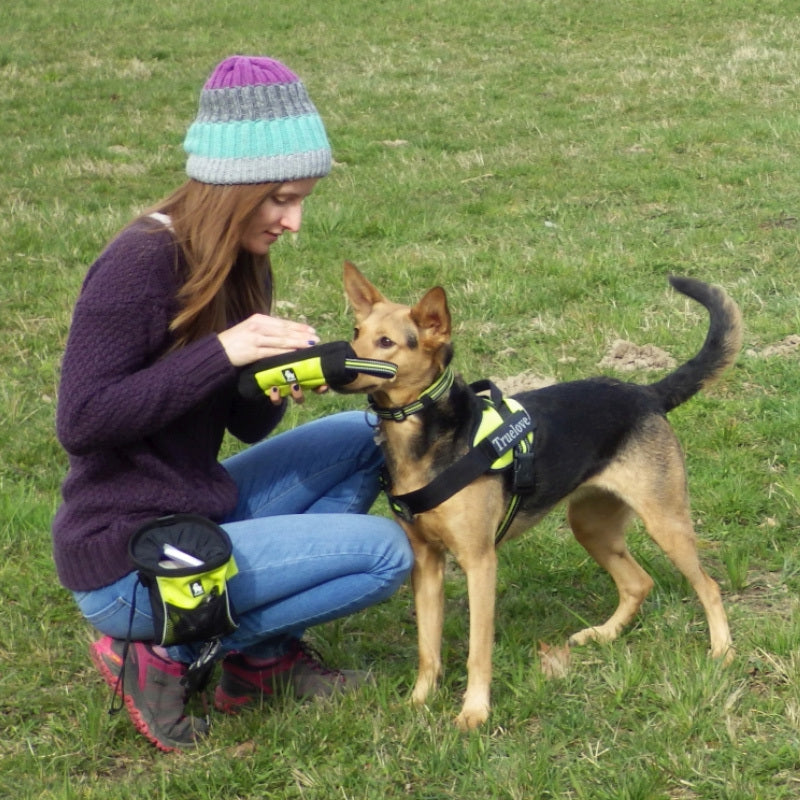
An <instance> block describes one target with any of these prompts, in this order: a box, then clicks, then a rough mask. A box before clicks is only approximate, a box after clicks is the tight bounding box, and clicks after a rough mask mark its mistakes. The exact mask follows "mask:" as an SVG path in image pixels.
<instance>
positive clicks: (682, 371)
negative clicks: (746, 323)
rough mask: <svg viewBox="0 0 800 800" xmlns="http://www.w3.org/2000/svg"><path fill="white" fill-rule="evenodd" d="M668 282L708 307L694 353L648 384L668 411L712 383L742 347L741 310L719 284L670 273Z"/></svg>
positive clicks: (733, 359) (729, 364)
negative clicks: (704, 329) (707, 322)
mask: <svg viewBox="0 0 800 800" xmlns="http://www.w3.org/2000/svg"><path fill="white" fill-rule="evenodd" d="M669 282H670V283H671V284H672V286H673V288H674V289H677V290H678V291H679V292H681V294H685V295H686V296H687V297H691V298H692V300H696V301H697V302H698V303H700V304H702V305H704V306H705V307H706V309H707V310H708V314H709V317H710V325H709V328H708V333H707V334H706V340H705V342H703V346H702V347H701V348H700V351H699V352H698V353H697V355H696V356H695V357H694V358H692V359H690V360H689V361H687V362H686V363H685V364H681V366H679V367H678V368H677V369H676V370H675V371H674V372H672V373H670V374H669V375H667V377H666V378H663V379H662V380H660V381H658V382H657V383H654V384H652V387H651V388H652V389H653V390H654V391H655V392H656V393H657V394H658V396H659V397H660V398H661V401H662V405H663V408H664V411H665V412H667V411H671V410H672V409H673V408H675V407H676V406H679V405H680V404H681V403H685V402H686V401H687V400H688V399H689V398H690V397H692V396H693V395H695V394H697V392H699V391H700V390H701V389H704V388H705V387H706V386H708V385H709V384H711V383H713V382H714V381H715V380H716V379H717V378H718V377H719V376H720V375H721V374H722V373H723V372H724V371H725V370H726V369H728V367H730V366H731V364H733V362H734V361H735V360H736V356H737V354H738V353H739V350H740V349H741V347H742V314H741V312H740V311H739V307H738V306H737V305H736V303H735V302H734V301H733V300H732V299H731V298H730V297H729V296H728V295H727V294H726V293H725V291H724V290H723V289H721V288H720V287H719V286H710V285H709V284H707V283H703V282H702V281H698V280H694V279H693V278H682V277H676V276H674V275H673V276H670V279H669Z"/></svg>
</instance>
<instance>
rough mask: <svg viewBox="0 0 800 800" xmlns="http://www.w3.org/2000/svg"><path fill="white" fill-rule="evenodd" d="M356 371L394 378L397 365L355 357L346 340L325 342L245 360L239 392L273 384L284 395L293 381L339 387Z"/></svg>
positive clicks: (254, 393)
mask: <svg viewBox="0 0 800 800" xmlns="http://www.w3.org/2000/svg"><path fill="white" fill-rule="evenodd" d="M359 373H365V374H367V375H375V376H377V377H379V378H394V376H395V375H397V365H396V364H392V363H391V362H390V361H380V360H378V359H375V358H358V356H356V354H355V351H354V350H353V348H352V347H351V346H350V343H349V342H344V341H340V342H326V343H325V344H318V345H314V347H304V348H303V349H301V350H293V351H292V352H291V353H283V354H282V355H279V356H270V357H269V358H262V359H261V360H260V361H256V362H254V363H253V364H249V365H248V366H247V367H245V368H244V369H243V370H242V371H241V372H240V373H239V393H240V394H241V395H242V396H243V397H250V398H256V397H260V396H263V395H264V394H265V393H268V392H269V391H270V389H272V387H273V386H277V387H278V390H279V391H280V393H281V397H285V396H286V395H287V394H289V392H291V389H292V386H293V385H295V384H297V385H298V386H300V387H301V388H303V389H316V388H317V387H318V386H323V385H327V386H330V387H331V389H340V388H342V387H343V386H347V384H348V383H352V382H353V381H354V380H355V379H356V378H357V377H358V375H359Z"/></svg>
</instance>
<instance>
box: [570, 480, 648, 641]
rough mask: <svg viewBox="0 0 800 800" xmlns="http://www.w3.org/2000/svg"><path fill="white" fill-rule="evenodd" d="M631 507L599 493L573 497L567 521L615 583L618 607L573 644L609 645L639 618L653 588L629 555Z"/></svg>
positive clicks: (586, 492) (574, 638) (579, 634)
mask: <svg viewBox="0 0 800 800" xmlns="http://www.w3.org/2000/svg"><path fill="white" fill-rule="evenodd" d="M631 516H632V512H631V509H630V507H629V506H628V505H627V503H625V502H624V501H623V500H621V499H620V498H619V497H617V496H615V495H613V494H611V493H609V492H605V491H602V490H600V489H591V488H586V489H584V490H582V491H581V492H580V493H579V494H578V495H576V496H574V497H573V498H572V499H571V500H570V502H569V507H568V509H567V517H568V519H569V524H570V526H571V528H572V532H573V533H574V534H575V538H576V539H577V540H578V542H580V544H581V545H582V546H583V547H584V549H585V550H586V552H587V553H589V555H590V556H592V558H593V559H594V560H595V561H596V562H597V563H598V564H599V565H600V566H601V567H603V568H604V569H605V570H606V571H607V572H608V573H609V575H611V577H612V578H613V580H614V583H615V584H616V586H617V591H618V592H619V604H618V605H617V608H616V610H615V611H614V613H613V614H612V615H611V617H609V619H608V620H607V621H606V622H604V623H603V624H602V625H597V626H594V627H591V628H585V629H583V630H581V631H578V632H577V633H575V634H573V635H572V636H571V637H570V640H569V641H570V644H576V645H581V644H585V643H586V642H589V641H593V640H594V641H598V642H610V641H612V640H613V639H616V638H617V636H619V634H620V632H621V631H622V629H623V628H624V627H625V626H626V625H628V624H629V623H630V622H631V620H633V618H634V617H635V616H636V613H637V612H638V611H639V608H640V607H641V605H642V603H643V602H644V600H645V598H646V597H647V595H648V594H649V592H650V590H651V589H652V588H653V579H652V578H651V577H650V576H649V575H648V574H647V573H646V572H645V571H644V570H643V569H642V567H641V566H639V564H638V563H637V562H636V560H635V559H634V558H633V556H631V554H630V553H629V552H628V548H627V546H626V544H625V529H626V527H627V525H628V523H629V522H630V519H631Z"/></svg>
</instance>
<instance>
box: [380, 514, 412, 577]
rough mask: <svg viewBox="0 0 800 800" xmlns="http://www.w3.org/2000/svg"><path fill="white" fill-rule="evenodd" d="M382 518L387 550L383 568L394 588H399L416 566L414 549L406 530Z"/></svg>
mask: <svg viewBox="0 0 800 800" xmlns="http://www.w3.org/2000/svg"><path fill="white" fill-rule="evenodd" d="M379 519H382V521H383V523H385V528H386V534H385V536H386V550H385V555H384V558H383V568H384V572H385V573H386V575H387V579H388V582H390V583H391V584H392V585H393V587H394V589H397V588H398V587H399V586H400V585H401V584H402V583H403V581H404V580H405V579H406V578H407V577H408V574H409V573H410V572H411V568H412V567H413V566H414V551H413V550H412V549H411V544H410V543H409V541H408V537H407V536H406V534H405V531H404V530H403V529H402V528H401V527H400V526H399V525H398V524H397V523H396V522H393V521H392V520H389V519H384V518H379Z"/></svg>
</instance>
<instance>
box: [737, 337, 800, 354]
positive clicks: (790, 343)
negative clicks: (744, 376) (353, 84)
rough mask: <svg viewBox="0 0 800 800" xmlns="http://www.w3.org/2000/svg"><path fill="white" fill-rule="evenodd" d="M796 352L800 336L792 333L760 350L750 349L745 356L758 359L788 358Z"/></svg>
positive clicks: (799, 344)
mask: <svg viewBox="0 0 800 800" xmlns="http://www.w3.org/2000/svg"><path fill="white" fill-rule="evenodd" d="M798 351H800V334H798V333H792V334H790V335H789V336H785V337H784V338H783V339H781V340H780V341H779V342H775V343H774V344H768V345H766V347H762V348H761V349H760V350H755V349H750V350H748V351H747V355H749V356H756V357H758V358H771V357H772V356H788V355H791V354H792V353H797V352H798Z"/></svg>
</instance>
